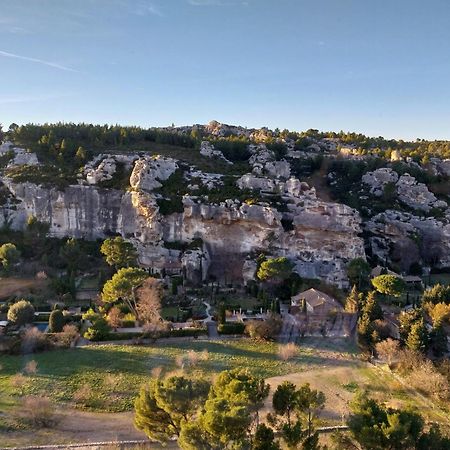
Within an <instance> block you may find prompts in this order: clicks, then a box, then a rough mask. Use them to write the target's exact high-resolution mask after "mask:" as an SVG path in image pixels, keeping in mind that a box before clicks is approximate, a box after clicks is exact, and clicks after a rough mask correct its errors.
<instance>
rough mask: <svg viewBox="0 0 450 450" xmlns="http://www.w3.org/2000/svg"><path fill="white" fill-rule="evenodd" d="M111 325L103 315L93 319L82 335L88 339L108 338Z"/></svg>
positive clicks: (100, 339)
mask: <svg viewBox="0 0 450 450" xmlns="http://www.w3.org/2000/svg"><path fill="white" fill-rule="evenodd" d="M110 330H111V327H110V326H109V324H108V322H107V321H106V319H104V318H103V317H101V318H99V319H97V320H95V321H94V323H93V324H92V325H91V326H90V327H89V328H88V329H87V330H86V332H85V333H84V337H85V338H86V339H89V340H90V341H104V340H106V339H108V338H109V334H110V333H109V332H110Z"/></svg>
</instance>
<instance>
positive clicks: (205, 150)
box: [200, 141, 233, 164]
mask: <svg viewBox="0 0 450 450" xmlns="http://www.w3.org/2000/svg"><path fill="white" fill-rule="evenodd" d="M200 155H202V156H206V157H207V158H216V159H220V160H221V161H225V162H226V163H227V164H233V163H232V162H231V161H228V159H227V158H225V156H223V153H222V152H221V151H220V150H217V149H215V148H214V145H213V144H211V143H210V142H208V141H202V142H201V144H200Z"/></svg>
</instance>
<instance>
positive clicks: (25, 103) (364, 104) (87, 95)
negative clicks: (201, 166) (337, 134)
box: [0, 0, 450, 139]
mask: <svg viewBox="0 0 450 450" xmlns="http://www.w3.org/2000/svg"><path fill="white" fill-rule="evenodd" d="M449 21H450V1H448V0H427V1H423V0H245V1H244V0H0V122H1V123H3V124H5V125H9V123H11V122H13V121H14V122H17V123H25V122H45V121H48V122H50V121H59V120H63V121H73V122H81V121H84V122H94V123H121V124H136V125H142V126H153V125H154V126H163V125H170V124H171V123H172V122H173V123H175V124H176V125H183V124H192V123H206V122H208V121H210V120H212V119H215V120H218V121H221V122H225V123H234V124H240V125H244V126H249V127H260V126H269V127H271V128H275V127H279V128H289V129H294V130H304V129H308V128H318V129H321V130H334V131H339V130H341V129H342V130H347V131H348V130H349V131H359V132H364V133H366V134H370V135H376V136H378V135H383V136H385V137H396V138H407V139H415V138H416V137H420V138H431V139H435V138H436V139H450V26H449Z"/></svg>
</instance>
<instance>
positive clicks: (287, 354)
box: [278, 342, 298, 361]
mask: <svg viewBox="0 0 450 450" xmlns="http://www.w3.org/2000/svg"><path fill="white" fill-rule="evenodd" d="M297 355H298V347H297V346H296V345H295V344H294V343H293V342H290V343H289V344H284V345H280V346H279V348H278V356H279V358H280V359H282V360H283V361H289V360H290V359H292V358H295V357H296V356H297Z"/></svg>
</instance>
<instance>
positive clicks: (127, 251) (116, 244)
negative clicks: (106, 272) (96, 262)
mask: <svg viewBox="0 0 450 450" xmlns="http://www.w3.org/2000/svg"><path fill="white" fill-rule="evenodd" d="M100 251H101V253H102V254H103V255H105V259H106V262H107V263H108V264H109V265H110V266H114V267H115V268H116V269H119V268H121V267H130V266H133V265H134V264H135V263H136V259H137V254H136V249H135V248H134V246H133V244H131V242H127V241H125V240H124V239H123V238H122V237H120V236H117V237H115V238H109V239H105V240H104V241H103V244H102V246H101V247H100Z"/></svg>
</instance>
